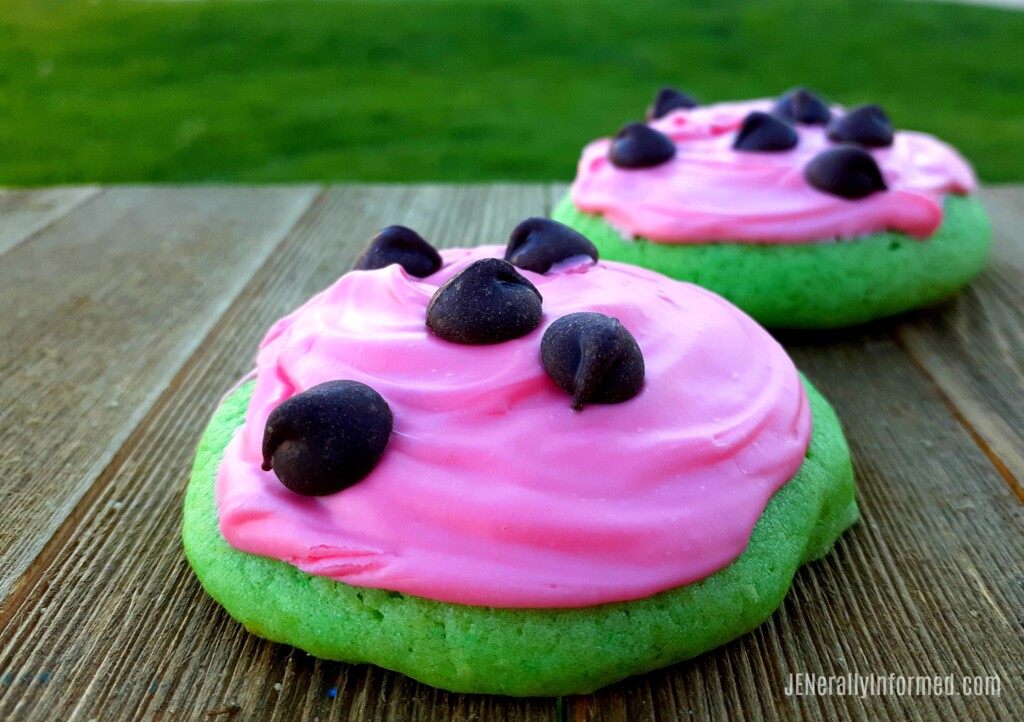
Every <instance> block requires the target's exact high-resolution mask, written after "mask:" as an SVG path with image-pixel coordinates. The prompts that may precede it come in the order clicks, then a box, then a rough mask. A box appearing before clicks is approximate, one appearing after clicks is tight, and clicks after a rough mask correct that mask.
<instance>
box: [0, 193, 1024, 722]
mask: <svg viewBox="0 0 1024 722" xmlns="http://www.w3.org/2000/svg"><path fill="white" fill-rule="evenodd" d="M563 191H564V187H562V186H547V185H540V184H538V185H491V186H476V187H465V186H341V187H330V188H324V187H320V186H285V187H256V188H238V187H228V188H217V187H191V188H178V187H175V188H153V187H118V188H66V189H48V190H39V191H0V299H2V302H3V306H2V308H3V310H2V313H0V431H2V434H0V489H2V491H3V496H2V503H0V630H2V631H0V718H2V719H16V720H22V719H24V720H65V719H68V720H93V719H95V720H122V719H123V720H143V719H174V720H181V719H196V720H242V719H245V720H250V719H252V720H291V719H302V720H316V719H319V720H321V721H323V722H326V721H327V720H368V719H373V720H440V719H452V720H490V719H498V720H501V719H509V720H627V719H628V720H631V721H636V720H646V719H655V718H657V719H682V720H690V719H693V720H698V719H701V720H703V719H710V720H718V719H725V718H727V717H729V718H733V719H739V718H745V719H748V720H758V719H774V718H779V717H781V718H786V719H829V720H831V719H840V718H854V719H863V720H873V719H884V718H901V717H907V718H909V719H914V720H930V719H940V718H946V719H954V718H955V719H991V720H994V719H1005V720H1024V679H1022V677H1024V633H1022V627H1024V571H1022V569H1024V563H1022V559H1024V488H1022V484H1024V283H1022V281H1024V186H1018V187H1001V188H991V189H988V190H986V191H985V193H984V194H983V200H984V202H985V204H986V205H987V207H988V208H989V210H990V212H991V216H992V218H993V222H994V224H995V228H996V245H995V246H994V249H993V255H992V259H991V262H990V264H989V266H988V268H987V269H986V270H985V272H984V273H983V274H982V275H981V277H979V278H978V279H977V280H976V281H975V282H974V284H973V285H972V286H971V288H970V289H969V290H968V291H966V292H964V293H962V294H961V295H960V296H959V297H958V298H956V299H954V300H952V301H950V302H947V303H946V304H944V305H942V306H941V307H939V308H936V309H933V310H930V311H927V312H922V313H917V314H912V315H908V316H904V317H901V318H898V319H894V320H891V321H885V322H882V323H878V324H874V325H871V326H868V327H861V328H856V329H852V330H848V331H842V332H833V333H827V334H806V335H786V336H783V341H784V342H785V343H786V344H787V347H788V348H789V350H790V352H791V353H792V355H793V356H794V358H795V359H796V361H797V363H798V365H799V366H800V367H801V368H802V369H803V370H804V371H805V372H806V373H807V374H808V376H809V377H810V378H811V379H812V380H813V381H814V383H816V384H817V385H818V387H819V388H820V389H821V390H822V391H823V392H824V394H825V395H826V396H827V397H828V398H829V399H830V400H831V401H832V402H833V403H834V405H835V406H836V408H837V411H838V412H839V415H840V418H841V419H842V420H843V422H844V424H845V427H846V430H847V434H848V438H849V441H850V446H851V447H852V450H853V455H854V462H855V465H856V471H857V484H858V489H859V498H860V503H861V510H862V514H863V518H862V521H861V522H860V523H859V524H858V525H857V526H856V527H854V528H853V529H852V530H851V531H849V532H848V533H847V534H846V535H845V536H843V538H842V539H841V540H840V541H839V543H838V544H837V545H836V548H835V550H834V552H833V553H832V554H831V555H829V556H828V557H827V558H826V559H824V560H823V561H820V562H817V563H814V564H811V565H810V566H808V567H806V568H804V569H803V570H802V571H801V572H800V573H799V574H798V576H797V578H796V580H795V583H794V585H793V589H792V590H791V592H790V594H789V596H788V597H787V599H786V601H785V603H784V605H783V606H782V608H781V609H780V610H779V611H778V612H777V613H776V614H775V615H774V617H772V619H771V620H770V621H769V622H767V623H766V624H764V625H763V626H762V627H761V628H760V629H758V630H757V631H755V632H754V633H752V634H749V635H747V636H746V637H744V638H742V639H740V640H738V641H736V642H733V643H731V644H728V645H726V646H725V647H723V648H720V649H717V650H715V651H713V652H711V653H708V654H705V655H704V656H702V657H700V658H699V659H697V660H694V661H691V662H687V663H683V664H679V665H677V666H675V667H672V668H669V669H666V670H663V671H660V672H656V673H653V674H649V675H647V676H644V677H639V678H635V679H631V680H628V681H626V682H623V683H620V684H617V685H614V686H612V687H610V688H608V689H605V690H603V691H601V692H599V693H597V694H594V695H590V696H586V697H577V698H565V699H562V700H555V699H510V698H501V697H487V696H474V695H459V694H450V693H446V692H441V691H437V690H434V689H431V688H429V687H426V686H423V685H420V684H418V683H415V682H413V681H411V680H409V679H408V678H405V677H403V676H400V675H397V674H394V673H390V672H385V671H383V670H381V669H379V668H376V667H370V666H350V665H346V664H338V663H328V662H321V661H318V660H316V659H314V658H312V657H309V656H307V655H306V654H304V653H302V652H299V651H296V650H295V649H292V648H290V647H286V646H284V645H278V644H271V643H268V642H264V641H262V640H260V639H258V638H257V637H254V636H252V635H250V634H248V633H247V632H245V631H244V630H243V629H242V627H241V626H240V625H238V624H236V623H235V622H233V621H232V620H231V619H230V618H229V617H228V616H227V615H226V614H225V613H224V612H223V611H221V609H220V608H219V607H218V606H217V605H216V604H215V603H214V602H213V601H212V600H211V599H210V598H209V597H207V596H206V595H205V594H204V592H203V590H202V589H201V588H200V586H199V584H198V582H197V581H196V579H195V577H194V576H193V575H192V573H191V572H190V570H189V567H188V564H187V563H186V561H185V558H184V555H183V554H182V550H181V544H180V541H179V528H180V525H181V503H182V497H183V494H184V490H185V485H186V481H187V477H188V472H189V466H190V464H191V461H192V455H193V451H194V447H195V444H196V442H197V441H198V438H199V435H200V432H201V431H202V429H203V427H204V424H205V423H206V421H207V419H208V418H209V416H210V414H211V413H212V411H213V409H214V407H215V405H216V404H217V402H218V400H219V399H220V397H221V395H222V394H223V393H224V392H225V391H226V390H227V389H228V388H229V387H231V385H232V384H233V383H234V381H235V380H236V379H237V378H239V377H240V376H241V375H243V374H244V373H245V372H246V371H247V370H248V369H249V367H250V364H251V361H252V359H253V356H254V352H255V348H256V345H257V342H258V341H259V339H260V338H261V337H262V335H263V333H264V332H265V330H266V329H267V327H268V326H269V324H270V323H271V322H272V321H274V320H275V319H277V318H278V317H279V316H281V315H283V314H285V313H287V312H288V311H290V310H292V309H293V308H295V307H296V306H297V305H299V304H300V303H301V302H302V301H304V300H305V299H306V298H308V297H309V296H310V295H311V294H313V293H314V292H315V291H317V290H319V289H321V288H323V287H324V286H326V285H328V284H329V283H330V282H332V281H333V280H334V279H335V278H336V277H337V276H339V275H340V274H342V273H344V272H345V271H346V270H348V268H349V267H350V265H351V263H352V261H353V259H354V258H355V255H356V253H357V252H358V250H359V249H360V248H361V246H362V245H363V244H364V243H365V242H366V240H367V239H369V238H370V237H371V236H372V235H373V233H374V232H375V231H376V230H377V229H379V228H380V227H382V226H384V225H387V224H391V223H402V224H405V225H409V226H412V227H414V228H416V229H418V230H420V231H421V233H422V234H423V235H424V236H426V237H427V238H429V239H431V240H432V241H434V242H436V243H438V244H439V245H466V244H476V243H481V242H496V243H503V242H504V240H505V239H506V238H507V236H508V233H509V231H510V229H511V228H512V226H513V225H514V224H515V223H516V222H517V221H519V220H521V219H522V218H524V217H526V216H528V215H537V214H543V213H545V212H546V211H548V210H550V208H551V205H552V202H553V200H554V199H555V198H556V197H557V196H559V195H560V194H561V193H562V192H563ZM804 672H807V673H815V674H818V675H846V674H848V673H849V674H858V675H861V676H867V675H871V674H875V675H880V676H886V677H888V676H889V675H890V674H894V675H902V676H905V677H906V676H917V675H928V676H936V675H938V676H943V677H944V676H946V675H954V676H955V678H956V684H957V689H959V688H960V684H961V682H960V680H961V678H962V677H964V676H970V677H975V676H977V677H988V676H992V675H994V676H997V677H998V679H999V684H1000V694H999V696H972V697H967V696H952V697H951V696H915V697H896V696H867V697H864V698H860V697H852V696H836V695H832V696H802V697H793V696H786V694H785V688H786V685H787V682H788V681H789V675H790V674H797V673H804Z"/></svg>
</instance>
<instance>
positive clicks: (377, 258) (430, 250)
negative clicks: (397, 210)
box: [355, 226, 441, 278]
mask: <svg viewBox="0 0 1024 722" xmlns="http://www.w3.org/2000/svg"><path fill="white" fill-rule="evenodd" d="M392 263H397V264H398V265H400V266H401V267H402V268H404V269H405V270H406V272H407V273H408V274H409V275H411V276H416V277H418V278H426V277H427V276H429V275H430V274H432V273H434V272H435V271H437V269H439V268H440V267H441V254H440V253H438V252H437V249H435V248H434V247H433V246H432V245H430V244H429V243H427V242H426V241H424V240H423V238H421V237H420V234H418V233H417V232H416V231H414V230H412V229H411V228H406V227H405V226H388V227H387V228H385V229H384V230H382V231H381V232H380V233H378V234H377V235H376V236H374V237H373V240H372V241H370V243H369V245H367V246H366V248H365V250H363V253H362V255H360V256H359V258H358V259H357V260H356V265H355V269H356V270H362V271H370V270H373V269H375V268H384V267H385V266H390V265H391V264H392Z"/></svg>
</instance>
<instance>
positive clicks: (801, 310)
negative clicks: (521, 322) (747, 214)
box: [551, 195, 992, 328]
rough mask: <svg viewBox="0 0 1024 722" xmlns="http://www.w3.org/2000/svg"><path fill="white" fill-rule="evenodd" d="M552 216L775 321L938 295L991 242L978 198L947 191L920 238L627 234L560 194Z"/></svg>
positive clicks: (949, 290)
mask: <svg viewBox="0 0 1024 722" xmlns="http://www.w3.org/2000/svg"><path fill="white" fill-rule="evenodd" d="M551 217H552V218H553V219H554V220H556V221H560V222H561V223H565V224H566V225H568V226H572V227H573V228H575V229H576V230H577V231H579V232H580V233H582V234H583V235H584V236H586V237H587V238H589V239H590V240H591V241H592V242H593V243H594V245H595V246H597V249H598V251H600V254H601V258H605V259H609V260H614V261H624V262H626V263H633V264H636V265H638V266H644V267H646V268H650V269H652V270H655V271H658V272H660V273H664V274H665V275H666V276H671V277H672V278H675V279H678V280H680V281H689V282H690V283H695V284H697V285H699V286H703V287H704V288H707V289H710V290H712V291H714V292H715V293H718V294H720V295H722V296H725V297H726V298H727V299H729V300H730V301H732V302H733V303H735V304H736V305H737V306H739V307H740V308H742V309H743V310H744V311H746V312H747V313H748V314H750V315H751V316H753V317H754V318H755V319H757V320H758V321H759V322H760V323H762V324H763V325H765V326H770V327H775V328H833V327H837V326H849V325H852V324H856V323H863V322H865V321H870V320H872V319H876V318H882V317H884V316H891V315H893V314H896V313H901V312H903V311H909V310H910V309H912V308H918V307H921V306H928V305H930V304H933V303H936V302H938V301H941V300H942V299H944V298H946V297H948V296H950V295H952V294H953V293H955V292H956V291H957V290H958V289H959V288H960V287H962V286H963V285H964V284H966V283H967V282H968V281H969V280H971V278H973V277H974V276H975V275H976V274H977V273H978V272H979V271H980V270H981V268H982V266H984V265H985V259H986V258H987V257H988V250H989V246H990V244H991V241H992V229H991V227H990V225H989V221H988V217H987V216H986V215H985V211H984V209H983V208H982V207H981V204H980V203H978V201H976V200H974V199H973V198H971V197H969V196H954V195H950V196H947V198H946V202H945V218H944V220H943V223H942V226H941V227H940V228H939V230H938V231H936V232H935V234H934V235H933V236H932V237H931V238H929V239H927V240H925V241H918V240H916V239H914V238H911V237H909V236H906V235H903V234H902V233H896V232H884V233H873V234H871V235H869V236H864V237H863V238H858V239H855V240H842V241H823V242H816V243H802V244H795V245H765V244H750V243H707V244H699V245H692V244H679V243H676V244H671V243H654V242H651V241H649V240H647V239H644V238H638V239H637V240H635V241H626V240H623V238H622V236H621V235H620V234H619V233H618V232H617V231H616V230H615V229H613V228H612V227H611V226H610V225H608V224H607V223H606V222H605V221H604V219H603V218H602V217H601V216H597V215H590V214H587V213H582V212H580V211H579V210H577V209H576V207H575V206H574V205H573V203H572V201H571V200H570V199H569V197H568V196H566V197H565V198H563V199H562V200H561V202H559V204H558V205H557V206H555V209H554V211H553V212H552V214H551Z"/></svg>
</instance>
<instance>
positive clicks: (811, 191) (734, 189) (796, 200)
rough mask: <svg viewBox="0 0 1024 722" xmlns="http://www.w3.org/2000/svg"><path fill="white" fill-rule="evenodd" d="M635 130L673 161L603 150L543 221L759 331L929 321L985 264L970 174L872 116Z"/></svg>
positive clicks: (752, 112)
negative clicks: (921, 315)
mask: <svg viewBox="0 0 1024 722" xmlns="http://www.w3.org/2000/svg"><path fill="white" fill-rule="evenodd" d="M794 108H796V110H794ZM648 128H649V130H650V131H651V132H654V133H658V134H660V135H661V136H663V137H665V138H668V139H670V140H671V141H672V142H673V144H674V146H675V149H676V152H675V153H674V154H673V155H672V157H671V158H669V159H666V160H664V161H663V162H660V163H657V164H654V165H649V166H646V167H643V168H633V167H624V166H622V165H619V164H617V162H616V160H615V158H616V153H615V150H614V149H615V145H616V143H617V142H618V141H617V140H616V139H604V140H598V141H595V142H594V143H591V144H589V145H588V146H587V147H586V148H585V149H584V151H583V155H582V158H581V160H580V163H579V168H578V172H577V176H576V179H575V181H574V182H573V184H572V187H571V189H570V192H569V195H567V196H566V197H565V198H563V199H562V200H561V202H559V203H558V204H557V206H556V208H555V210H554V211H553V213H552V218H554V219H555V220H557V221H560V222H562V223H565V224H567V225H569V226H571V227H573V228H575V229H576V230H578V231H580V232H581V233H583V235H585V236H587V237H588V238H590V239H591V241H593V243H594V244H595V246H597V248H598V249H599V251H600V253H601V255H602V257H604V258H607V259H615V260H620V261H625V262H629V263H636V264H639V265H642V266H645V267H647V268H651V269H654V270H657V271H659V272H662V273H665V274H666V275H669V276H671V277H673V278H676V279H678V280H683V281H689V282H693V283H697V284H699V285H702V286H704V287H706V288H709V289H711V290H713V291H715V292H716V293H720V294H721V295H723V296H725V297H726V298H728V299H729V300H731V301H733V302H734V303H736V304H737V305H738V306H740V307H741V308H742V309H744V310H745V311H747V312H748V313H749V314H751V315H752V316H753V317H754V318H756V319H757V320H758V321H759V322H761V323H763V324H765V325H767V326H770V327H779V328H831V327H840V326H847V325H852V324H856V323H862V322H866V321H870V320H873V319H877V318H881V317H885V316H890V315H894V314H897V313H901V312H904V311H908V310H910V309H914V308H918V307H923V306H928V305H931V304H934V303H937V302H939V301H941V300H943V299H945V298H948V297H949V296H950V295H952V294H954V293H956V291H957V290H958V289H960V288H962V287H963V286H964V285H965V284H967V283H968V282H969V281H970V280H971V278H973V277H974V276H975V275H976V274H977V273H978V272H979V271H980V270H981V268H982V267H983V265H984V263H985V260H986V258H987V256H988V252H989V246H990V243H991V227H990V225H989V221H988V218H987V216H986V214H985V212H984V210H983V208H982V207H981V205H980V204H979V203H978V201H977V200H976V199H975V198H974V197H973V196H972V195H971V194H972V193H973V191H974V190H975V189H976V187H977V181H976V179H975V177H974V173H973V171H972V170H971V168H970V166H969V165H968V164H967V162H966V161H965V160H964V159H963V158H962V157H960V155H959V154H958V153H957V152H956V151H955V150H954V149H953V148H951V147H949V146H948V145H946V144H944V143H942V142H941V141H939V140H938V139H936V138H934V137H932V136H929V135H926V134H924V133H916V132H912V131H895V130H893V128H892V126H891V124H890V123H889V119H888V117H887V116H886V115H885V113H884V111H882V110H881V109H880V108H879V107H878V106H862V107H860V108H856V109H852V110H849V111H845V110H843V109H842V108H839V107H837V106H832V107H829V106H827V105H826V104H825V103H823V102H822V101H821V100H820V99H818V98H816V96H814V95H813V94H811V93H809V92H807V91H797V92H791V93H788V94H786V95H784V96H783V97H782V98H780V99H779V100H777V101H772V100H756V101H749V102H738V103H720V104H717V105H710V106H702V107H694V108H676V109H673V110H671V111H669V112H667V113H665V114H663V115H662V116H661V117H659V118H652V120H651V123H650V125H649V126H648Z"/></svg>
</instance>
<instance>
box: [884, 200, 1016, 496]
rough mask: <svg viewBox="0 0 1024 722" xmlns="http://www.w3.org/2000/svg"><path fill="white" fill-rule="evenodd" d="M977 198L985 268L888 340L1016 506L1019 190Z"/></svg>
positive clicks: (901, 325) (905, 324) (908, 322)
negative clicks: (986, 239)
mask: <svg viewBox="0 0 1024 722" xmlns="http://www.w3.org/2000/svg"><path fill="white" fill-rule="evenodd" d="M983 200H984V201H985V204H986V207H987V208H988V211H989V214H990V216H991V218H992V223H993V230H994V235H995V239H994V244H993V249H992V257H991V259H990V260H989V264H988V266H987V267H986V268H985V270H984V271H983V272H982V273H981V275H980V276H979V277H978V278H976V279H975V280H974V281H973V282H972V284H971V286H970V287H969V288H967V289H966V290H964V291H963V292H962V293H960V294H959V296H957V298H955V299H953V300H952V301H950V302H948V303H946V304H945V305H944V306H943V307H942V308H940V309H936V310H934V311H931V312H928V313H921V314H916V315H914V316H913V317H911V318H909V319H908V320H907V321H906V322H905V323H902V324H900V325H899V326H898V327H897V328H896V335H897V337H898V338H899V340H900V341H901V342H902V343H903V344H904V345H905V346H906V347H907V350H908V351H909V353H910V354H911V355H912V356H913V358H914V360H915V361H916V362H917V363H918V364H919V365H920V366H921V367H922V368H923V369H924V370H925V372H926V373H927V374H928V375H929V376H930V377H931V378H932V379H933V380H934V381H935V383H936V384H937V385H938V386H939V387H940V388H941V389H942V392H943V394H945V396H946V397H947V399H948V400H949V403H950V404H951V405H952V406H953V407H954V408H955V410H956V413H957V414H958V415H959V416H960V417H961V418H962V419H963V420H964V423H965V424H967V425H968V426H969V427H970V429H971V431H972V433H974V434H975V436H976V439H977V441H978V443H979V444H980V445H981V446H982V447H983V448H984V449H985V451H986V452H987V453H988V454H989V455H990V456H991V457H992V459H993V462H994V463H995V464H997V466H999V468H1000V471H1001V472H1002V474H1003V476H1004V478H1005V479H1006V481H1007V483H1009V484H1010V486H1011V488H1013V490H1014V492H1015V493H1016V495H1017V497H1018V499H1019V500H1020V501H1021V502H1024V187H1020V186H1016V187H1012V188H996V189H992V190H989V191H987V192H986V193H985V194H984V196H983Z"/></svg>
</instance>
